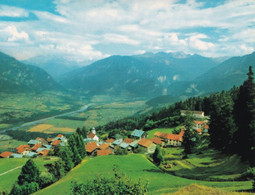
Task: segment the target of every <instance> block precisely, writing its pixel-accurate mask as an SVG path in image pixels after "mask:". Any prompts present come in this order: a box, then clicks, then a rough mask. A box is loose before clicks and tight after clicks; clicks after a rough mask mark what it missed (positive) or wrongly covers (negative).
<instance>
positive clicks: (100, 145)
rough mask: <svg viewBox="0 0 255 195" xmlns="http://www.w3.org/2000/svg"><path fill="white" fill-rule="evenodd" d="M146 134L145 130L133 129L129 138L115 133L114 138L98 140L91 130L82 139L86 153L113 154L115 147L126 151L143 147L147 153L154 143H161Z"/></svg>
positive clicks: (152, 150) (154, 146)
mask: <svg viewBox="0 0 255 195" xmlns="http://www.w3.org/2000/svg"><path fill="white" fill-rule="evenodd" d="M147 137H148V134H147V133H146V132H145V131H142V130H137V129H135V130H134V131H133V132H132V133H131V136H130V138H124V137H123V136H121V135H120V134H116V135H115V136H114V138H110V139H107V140H105V141H99V138H98V137H97V135H96V132H95V130H92V132H90V133H89V134H88V136H87V138H86V139H84V141H85V143H86V145H85V148H86V152H87V154H88V155H93V156H103V155H109V154H114V151H115V150H116V148H121V149H126V150H127V151H130V152H131V151H134V150H135V149H136V148H139V147H141V148H144V149H145V151H146V152H147V153H153V152H154V151H155V148H156V144H161V141H160V139H158V138H154V139H147Z"/></svg>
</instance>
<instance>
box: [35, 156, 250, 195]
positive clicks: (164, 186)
mask: <svg viewBox="0 0 255 195" xmlns="http://www.w3.org/2000/svg"><path fill="white" fill-rule="evenodd" d="M115 164H116V165H118V167H119V169H120V170H121V171H122V172H124V173H125V174H126V175H127V176H129V177H131V178H133V179H138V178H141V179H142V180H144V181H146V180H147V181H148V182H149V187H148V188H149V189H148V190H149V194H161V193H170V192H175V191H178V190H179V189H180V188H182V187H183V186H187V185H190V184H193V183H196V184H200V185H206V186H209V187H214V188H220V189H221V190H224V191H225V190H226V191H233V190H248V189H251V187H252V182H250V181H243V182H234V181H232V182H208V181H199V180H190V179H185V178H182V177H177V176H173V175H171V174H169V173H166V172H163V171H161V170H160V169H159V168H158V167H156V166H155V165H154V164H152V163H151V162H150V161H148V160H147V158H146V157H145V156H144V155H139V154H132V155H126V156H116V155H110V156H101V157H96V158H90V159H86V160H84V161H83V162H82V164H81V165H78V166H77V167H76V168H74V169H73V170H72V171H71V172H69V173H68V174H67V175H66V176H65V177H63V178H62V179H61V180H60V181H58V182H56V183H55V184H53V185H51V186H49V187H47V188H45V189H43V190H41V191H39V192H37V193H36V194H47V195H50V194H70V186H71V182H72V181H76V182H78V183H80V182H86V180H90V179H92V178H95V177H97V176H99V175H101V176H104V177H113V172H112V169H113V166H114V165H115Z"/></svg>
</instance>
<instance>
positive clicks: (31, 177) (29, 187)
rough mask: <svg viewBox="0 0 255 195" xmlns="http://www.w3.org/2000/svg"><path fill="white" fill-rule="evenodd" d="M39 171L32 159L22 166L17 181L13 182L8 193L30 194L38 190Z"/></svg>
mask: <svg viewBox="0 0 255 195" xmlns="http://www.w3.org/2000/svg"><path fill="white" fill-rule="evenodd" d="M39 176H40V171H39V169H38V168H37V166H36V165H35V163H34V161H33V160H32V159H29V160H28V161H27V162H26V164H25V165H24V166H23V167H22V170H21V173H20V175H19V177H18V182H17V183H16V184H14V186H13V188H12V190H11V192H10V194H13V195H14V194H15V195H16V194H21V195H26V194H32V193H33V192H36V191H37V190H39V182H40V177H39Z"/></svg>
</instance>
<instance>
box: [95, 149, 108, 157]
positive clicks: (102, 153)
mask: <svg viewBox="0 0 255 195" xmlns="http://www.w3.org/2000/svg"><path fill="white" fill-rule="evenodd" d="M111 153H112V151H111V149H106V150H98V151H97V156H106V155H109V154H111Z"/></svg>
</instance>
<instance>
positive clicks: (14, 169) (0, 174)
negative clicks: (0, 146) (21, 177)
mask: <svg viewBox="0 0 255 195" xmlns="http://www.w3.org/2000/svg"><path fill="white" fill-rule="evenodd" d="M21 167H22V166H18V167H15V168H13V169H10V170H9V171H5V172H3V173H1V174H0V176H2V175H5V174H7V173H9V172H11V171H14V170H16V169H19V168H21Z"/></svg>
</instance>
